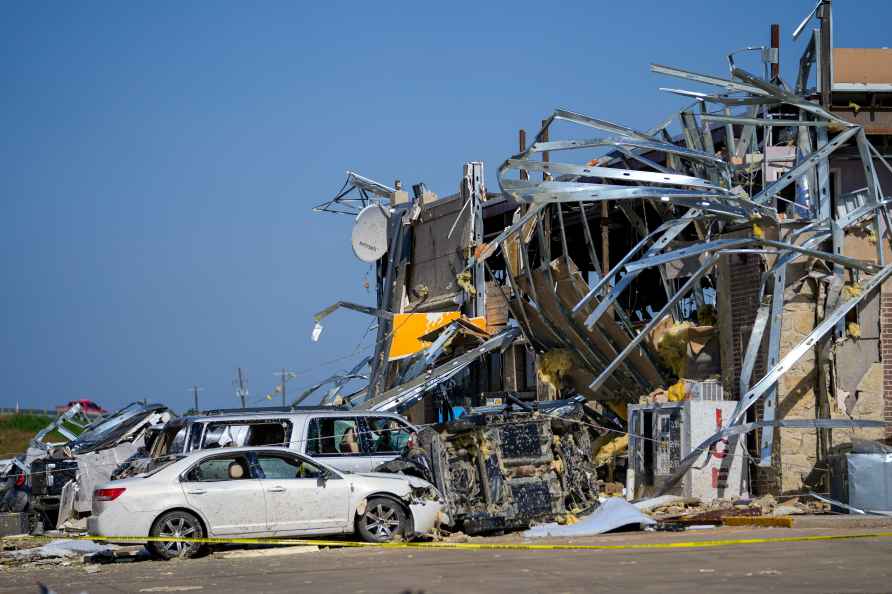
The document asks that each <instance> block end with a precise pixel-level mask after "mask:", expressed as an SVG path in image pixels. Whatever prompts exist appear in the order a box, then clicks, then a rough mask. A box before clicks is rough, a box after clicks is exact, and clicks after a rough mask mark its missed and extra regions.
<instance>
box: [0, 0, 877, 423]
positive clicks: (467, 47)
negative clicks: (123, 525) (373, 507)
mask: <svg viewBox="0 0 892 594" xmlns="http://www.w3.org/2000/svg"><path fill="white" fill-rule="evenodd" d="M813 6H814V0H786V1H784V2H778V1H777V0H772V1H762V0H750V1H748V2H744V3H741V2H721V1H715V0H713V1H700V0H690V1H684V2H680V1H679V2H666V1H665V0H657V1H634V2H591V1H590V2H574V3H571V2H535V3H534V2H516V1H515V2H511V3H504V4H499V3H494V2H493V3H489V2H468V3H463V2H440V3H430V2H362V3H360V2H357V3H354V4H351V3H339V2H273V1H265V2H224V1H214V2H211V1H206V2H181V1H176V2H173V1H172V2H162V1H158V2H142V3H133V2H90V1H85V2H12V1H10V2H5V3H3V4H2V6H0V10H2V18H0V48H2V49H0V89H2V90H0V173H2V175H0V180H2V181H0V183H2V186H0V188H2V198H0V200H2V202H0V204H2V210H0V267H2V268H0V271H2V291H0V295H2V296H0V307H2V334H0V372H2V373H0V377H2V392H0V406H13V405H14V404H15V403H16V401H19V402H20V403H21V405H22V406H28V407H49V406H53V405H56V404H59V403H62V402H65V401H67V400H70V399H73V398H80V397H88V398H93V399H95V400H97V401H98V402H100V403H101V404H103V405H105V406H107V407H109V408H113V407H118V406H120V405H122V404H125V403H126V402H129V401H131V400H135V399H142V398H149V399H150V400H155V401H161V402H165V403H168V404H169V405H170V406H172V407H173V408H174V409H175V410H178V411H182V410H184V409H185V408H187V407H188V406H189V404H190V402H191V395H190V394H189V391H188V388H189V386H191V385H192V384H199V385H201V386H203V387H204V391H203V392H201V404H202V406H221V407H222V406H235V405H236V399H235V396H234V392H233V388H232V378H233V376H234V373H235V368H236V367H237V366H242V367H244V368H246V369H247V370H248V379H249V387H250V390H251V395H252V399H253V400H256V399H257V398H258V397H261V398H262V396H263V395H264V394H265V393H267V392H268V391H270V390H271V389H272V387H273V386H274V384H275V382H276V381H277V379H276V377H275V376H274V375H273V373H274V372H275V371H276V370H277V369H279V368H281V367H288V368H290V369H292V370H294V371H296V372H298V377H297V378H295V379H294V380H292V381H291V382H290V384H289V392H292V393H293V392H295V391H297V390H298V389H299V388H300V387H301V386H304V385H307V384H310V383H312V382H313V381H314V380H317V379H320V378H322V377H325V376H327V375H329V374H331V373H333V372H335V371H338V370H339V369H341V368H343V367H349V366H351V365H352V363H353V362H354V361H355V360H358V359H359V357H360V353H361V352H364V351H363V350H362V349H360V350H359V352H357V353H356V355H355V356H353V357H350V356H349V355H350V354H351V352H354V351H356V346H357V344H358V342H359V340H360V339H361V337H362V334H363V332H364V330H365V329H366V327H367V325H368V319H367V318H365V317H364V316H362V315H361V314H357V313H353V312H346V311H345V312H340V313H336V314H334V315H333V316H332V317H331V318H329V321H328V323H327V324H326V329H325V332H324V333H323V335H322V338H321V340H320V342H318V343H312V342H311V341H310V330H311V328H312V320H311V317H312V314H313V313H315V312H316V311H318V310H320V309H322V308H323V307H325V306H327V305H329V304H330V303H332V302H334V301H336V300H338V299H347V300H353V301H358V302H362V303H368V304H372V303H373V300H374V295H373V293H370V292H367V291H366V289H364V288H363V277H364V275H365V274H366V273H367V272H368V267H367V266H365V265H363V264H362V263H360V262H359V261H358V260H356V259H355V258H354V257H353V255H352V252H351V249H350V243H349V233H350V224H351V221H350V219H349V218H347V217H343V216H340V217H339V216H334V215H322V214H313V213H312V212H311V207H312V206H313V205H315V204H316V203H318V202H321V201H323V200H325V199H327V198H330V197H331V196H332V195H334V193H335V192H336V191H337V190H338V189H339V188H340V186H341V184H342V183H343V180H344V171H345V170H346V169H352V170H355V171H358V172H360V173H362V174H363V175H366V176H368V177H371V178H373V179H377V180H379V181H382V182H384V183H387V184H391V183H392V181H393V180H394V179H397V178H398V179H401V180H403V183H404V185H405V186H406V187H409V186H410V185H411V184H412V183H416V182H418V181H424V182H425V183H426V184H427V185H428V187H429V188H431V189H432V190H434V191H436V192H438V193H439V194H440V195H446V194H450V193H452V192H454V191H455V190H456V188H457V186H458V180H459V175H460V173H461V166H462V163H463V162H465V161H472V160H483V161H484V162H485V163H486V166H487V175H488V180H489V184H488V185H489V187H490V189H496V188H497V185H496V180H495V168H496V167H497V166H498V164H499V163H500V162H501V161H502V160H503V159H505V158H506V157H507V156H509V155H510V154H511V153H512V152H513V151H514V149H515V145H516V134H517V129H518V128H521V127H524V128H526V129H527V130H528V132H529V133H530V134H533V133H534V131H535V129H536V127H537V123H538V122H539V121H540V120H541V119H542V118H543V117H546V116H547V115H548V114H549V113H550V111H551V110H552V109H553V108H555V107H567V108H570V109H573V110H576V111H580V112H583V113H586V114H589V115H593V116H597V117H601V118H605V119H609V120H613V121H617V122H621V123H624V124H627V125H630V126H633V127H638V128H641V129H646V128H649V127H651V126H653V125H655V124H656V123H658V121H659V120H660V119H661V118H662V117H663V116H665V115H667V114H668V113H669V112H670V111H671V110H673V109H677V108H678V107H680V106H681V105H682V104H683V103H682V101H681V100H680V99H678V98H674V97H672V96H668V95H666V94H663V93H660V92H659V91H658V90H657V88H658V87H659V86H674V87H687V88H691V87H690V85H685V84H683V81H676V80H673V79H667V78H664V77H658V76H656V75H653V74H651V73H650V72H649V71H648V64H649V63H650V62H660V63H664V64H669V65H673V66H679V67H683V68H687V69H691V70H695V71H701V72H708V73H714V74H719V75H726V74H727V66H726V62H725V57H724V56H725V55H726V54H727V53H728V52H729V51H731V50H734V49H737V48H740V47H743V46H748V45H763V44H767V42H768V33H769V24H770V23H771V22H778V23H780V25H781V35H782V50H781V56H782V59H783V61H784V63H785V66H784V73H789V72H791V68H792V67H793V66H794V65H795V64H796V63H798V57H799V54H800V53H801V48H802V40H800V42H799V43H796V44H795V45H794V44H793V42H792V40H791V37H790V35H791V32H792V30H793V28H794V27H795V26H796V25H797V24H798V22H799V20H800V19H801V18H802V17H804V16H805V14H807V13H808V12H809V11H810V10H811V9H812V7H813ZM890 21H892V2H888V0H857V1H856V0H838V1H837V2H835V3H834V25H835V43H836V45H837V46H841V47H877V46H885V45H892V34H890V33H889V23H890ZM804 37H805V36H803V39H804ZM742 61H743V65H745V66H747V67H749V68H750V69H755V68H756V66H755V65H754V61H753V59H752V58H743V59H742ZM788 78H789V77H788ZM371 279H372V277H371V276H370V280H371ZM335 359H337V360H336V361H332V360H335Z"/></svg>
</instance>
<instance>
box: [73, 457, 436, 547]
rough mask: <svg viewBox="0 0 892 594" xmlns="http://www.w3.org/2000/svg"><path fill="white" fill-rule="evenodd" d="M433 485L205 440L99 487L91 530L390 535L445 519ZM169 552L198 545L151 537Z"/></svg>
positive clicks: (112, 533) (376, 538) (380, 538)
mask: <svg viewBox="0 0 892 594" xmlns="http://www.w3.org/2000/svg"><path fill="white" fill-rule="evenodd" d="M444 503H445V502H444V501H443V498H442V496H441V495H440V493H439V492H438V491H437V489H436V488H435V487H434V486H433V485H431V484H430V483H428V482H426V481H423V480H421V479H418V478H415V477H409V476H403V475H397V474H385V473H366V474H351V473H345V472H341V471H338V470H335V469H333V468H331V467H329V466H326V465H324V464H321V463H319V461H317V460H312V459H310V458H307V457H305V456H302V455H300V454H297V453H295V452H294V450H290V449H287V448H277V447H262V448H259V447H253V448H226V449H214V450H201V451H198V452H195V453H192V454H189V455H186V456H184V457H182V458H179V459H176V460H174V461H172V462H170V463H169V464H167V465H166V466H162V467H160V468H157V469H155V470H153V471H152V472H150V473H148V474H144V475H141V476H136V477H132V478H127V479H122V480H118V481H111V482H108V483H104V484H101V485H99V486H97V488H96V490H95V491H94V492H93V513H92V515H91V516H90V517H89V518H88V519H87V529H88V530H89V532H90V534H92V535H94V536H106V537H109V538H108V539H109V540H110V541H114V537H116V536H127V537H134V536H155V537H165V536H170V537H179V538H204V537H213V538H220V537H223V538H225V537H233V538H245V537H247V538H253V537H270V536H274V537H279V536H307V535H322V534H343V533H352V532H354V531H356V532H358V533H359V535H360V536H361V537H362V538H363V539H364V540H366V541H370V542H384V541H388V540H391V539H393V538H396V537H402V536H405V537H409V536H412V535H415V534H424V533H427V532H430V531H431V530H432V529H433V528H434V527H435V526H436V525H437V524H438V523H440V522H441V521H442V522H444V523H448V519H447V518H446V517H445V514H444V512H443V506H444ZM148 546H149V549H150V550H151V551H152V552H153V553H155V554H156V555H158V556H160V557H163V558H171V557H177V556H182V557H190V556H192V555H195V554H196V553H198V552H199V551H200V550H201V549H202V546H201V545H200V544H197V543H186V542H177V541H171V542H152V543H149V545H148Z"/></svg>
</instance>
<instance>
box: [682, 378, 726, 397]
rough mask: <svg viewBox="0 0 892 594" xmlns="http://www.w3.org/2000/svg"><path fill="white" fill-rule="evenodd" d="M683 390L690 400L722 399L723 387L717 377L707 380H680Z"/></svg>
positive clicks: (723, 394)
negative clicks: (682, 382) (682, 383)
mask: <svg viewBox="0 0 892 594" xmlns="http://www.w3.org/2000/svg"><path fill="white" fill-rule="evenodd" d="M682 381H684V391H685V394H687V395H688V398H690V399H691V400H713V401H715V400H724V399H725V389H724V388H723V387H722V382H721V381H720V380H717V379H709V380H689V379H686V380H682Z"/></svg>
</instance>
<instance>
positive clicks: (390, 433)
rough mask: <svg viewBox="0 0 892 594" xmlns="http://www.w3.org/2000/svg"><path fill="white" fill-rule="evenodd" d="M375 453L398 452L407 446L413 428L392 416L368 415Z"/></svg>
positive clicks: (367, 419) (373, 451)
mask: <svg viewBox="0 0 892 594" xmlns="http://www.w3.org/2000/svg"><path fill="white" fill-rule="evenodd" d="M366 421H367V422H368V424H369V430H370V433H369V438H370V441H371V448H372V453H373V454H398V453H400V452H401V451H403V448H405V447H406V443H407V442H408V441H409V437H410V436H411V435H412V428H411V427H409V426H407V425H404V424H403V423H400V422H399V421H397V420H396V419H394V418H391V417H367V418H366Z"/></svg>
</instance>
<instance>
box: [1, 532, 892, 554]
mask: <svg viewBox="0 0 892 594" xmlns="http://www.w3.org/2000/svg"><path fill="white" fill-rule="evenodd" d="M59 538H60V537H48V536H37V537H31V540H59ZM62 538H66V539H69V540H95V541H102V542H114V543H125V542H132V543H137V544H143V543H147V542H186V543H197V544H252V545H283V546H285V545H287V546H295V545H303V546H319V547H373V548H385V549H403V548H411V549H457V550H475V551H480V550H511V551H612V550H625V549H690V548H703V547H725V546H732V545H750V544H771V543H785V542H816V541H829V540H854V539H864V538H892V532H870V533H861V534H820V535H814V536H779V537H773V538H734V539H720V540H700V541H684V542H652V543H639V544H617V545H583V544H520V543H471V542H380V543H378V542H356V541H347V540H307V539H295V538H170V537H161V536H65V537H62ZM2 540H12V539H0V541H2ZM22 540H23V539H22ZM22 540H20V539H15V541H16V542H22Z"/></svg>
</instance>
